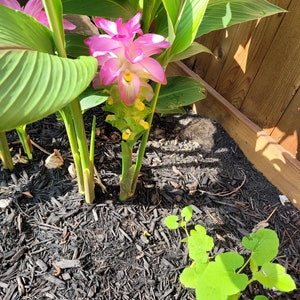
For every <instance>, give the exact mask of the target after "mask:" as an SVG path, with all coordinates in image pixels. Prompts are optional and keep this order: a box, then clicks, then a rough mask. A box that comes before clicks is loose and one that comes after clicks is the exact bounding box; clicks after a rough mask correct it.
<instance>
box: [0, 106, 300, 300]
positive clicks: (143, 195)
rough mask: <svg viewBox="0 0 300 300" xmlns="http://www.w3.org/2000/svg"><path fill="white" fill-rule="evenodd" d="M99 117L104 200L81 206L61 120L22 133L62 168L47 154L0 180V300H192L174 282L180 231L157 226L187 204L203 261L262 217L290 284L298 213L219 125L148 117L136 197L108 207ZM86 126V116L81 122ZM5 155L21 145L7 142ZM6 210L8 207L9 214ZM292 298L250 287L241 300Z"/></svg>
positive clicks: (112, 170) (298, 242)
mask: <svg viewBox="0 0 300 300" xmlns="http://www.w3.org/2000/svg"><path fill="white" fill-rule="evenodd" d="M92 113H95V114H97V119H98V121H97V122H98V123H97V127H98V131H97V132H98V135H97V139H96V150H95V164H96V168H97V170H98V172H99V175H100V176H101V179H102V182H103V184H104V185H105V186H106V187H107V193H105V194H103V193H102V192H101V189H100V187H97V189H96V201H95V203H94V204H93V205H87V204H86V203H85V202H84V199H83V197H82V196H81V195H79V194H78V193H77V187H76V182H75V180H74V179H72V177H71V176H70V174H69V173H68V169H67V168H68V166H69V164H70V160H68V158H70V151H69V148H68V141H67V138H66V135H65V131H64V126H63V124H61V123H59V122H57V121H56V119H55V117H54V116H50V117H48V118H46V119H44V120H42V121H40V122H38V123H34V124H32V125H30V126H28V132H29V134H30V136H31V139H32V140H33V141H34V142H35V143H37V144H38V145H39V146H41V147H43V148H44V149H45V150H47V151H48V152H50V153H52V152H53V150H54V149H59V150H60V151H61V153H62V155H63V157H64V158H65V164H64V166H63V167H62V168H59V169H47V168H45V166H44V162H45V159H46V158H47V154H45V153H43V152H42V151H40V150H39V149H35V152H34V158H33V160H32V161H31V162H30V163H28V164H24V163H17V164H16V166H15V170H14V172H13V173H10V172H7V171H5V170H3V168H2V169H1V172H0V203H2V206H3V207H2V208H0V240H1V243H0V299H3V300H10V299H125V300H126V299H153V300H154V299H159V300H161V299H195V296H194V292H193V290H190V289H186V288H184V287H183V286H182V285H181V284H180V282H179V275H180V273H181V271H182V270H183V268H184V267H185V266H187V265H188V264H189V259H188V256H187V251H186V247H185V245H183V244H181V243H180V240H181V239H182V238H183V237H184V232H183V231H181V230H176V231H169V230H168V229H166V227H165V226H164V225H163V219H164V218H165V217H166V216H167V215H169V214H171V213H172V214H174V213H179V212H180V210H181V209H182V208H183V207H184V206H186V205H192V206H193V209H194V217H193V219H192V220H193V222H192V224H197V223H198V224H202V225H204V226H205V227H206V229H207V231H208V233H209V234H210V235H211V236H213V238H214V241H215V247H214V249H213V251H212V254H217V253H220V252H223V251H240V250H242V247H241V238H242V237H243V236H244V235H248V234H249V233H251V231H252V230H253V228H255V227H256V226H257V225H258V224H259V223H260V222H262V221H266V220H267V221H268V223H269V228H271V229H274V230H275V231H276V232H277V234H278V236H279V239H280V252H279V255H278V257H277V258H276V260H275V261H276V262H278V263H280V264H282V265H284V266H285V267H286V268H287V270H288V273H289V274H291V276H292V277H293V278H294V279H295V281H296V284H297V286H298V287H299V286H300V280H299V278H300V276H299V275H300V251H299V249H300V230H299V228H300V212H299V211H298V210H297V209H296V208H295V207H293V206H292V205H291V204H290V203H285V204H282V203H281V202H280V200H279V195H280V192H279V191H278V190H277V189H276V188H275V187H274V186H273V185H271V184H270V183H269V182H268V181H267V180H266V179H265V177H264V176H263V175H262V174H261V173H259V172H258V171H257V170H256V169H255V168H254V167H253V166H252V165H251V164H250V163H249V162H248V160H247V159H246V158H245V156H244V155H243V153H242V152H241V150H240V149H239V147H238V145H236V143H235V142H234V141H233V140H232V139H231V138H230V137H229V136H228V135H227V134H226V132H224V130H223V129H222V128H221V126H220V125H218V124H216V123H214V122H212V121H211V120H209V119H205V118H202V117H199V116H196V115H193V114H192V113H191V112H189V113H188V114H186V115H183V116H177V115H175V116H165V117H158V116H157V117H156V118H155V121H154V124H153V129H152V134H151V138H150V141H149V144H148V148H147V153H146V157H145V161H144V166H143V168H142V172H141V176H140V182H139V185H138V188H137V193H136V196H135V197H134V198H132V199H130V200H129V201H127V202H125V203H121V202H120V201H119V200H118V180H119V176H120V169H121V159H120V158H121V157H120V144H119V142H120V134H119V133H118V132H117V131H115V130H114V129H113V128H111V127H110V126H108V125H107V124H105V122H104V116H103V113H102V112H101V110H100V109H96V110H93V112H92ZM85 119H86V123H87V124H90V123H91V118H90V115H86V116H85ZM8 138H9V141H10V145H11V147H12V152H13V153H14V154H18V153H19V149H20V144H19V143H18V139H17V136H16V134H15V133H14V132H11V133H10V134H9V135H8ZM4 203H8V204H7V206H6V205H4ZM257 294H263V295H266V296H268V297H269V298H270V299H300V289H299V288H298V289H297V290H296V291H294V292H291V293H288V294H281V293H279V292H276V291H270V290H264V289H263V288H262V287H260V286H259V285H257V284H255V283H253V284H251V286H250V287H249V288H247V290H246V291H245V292H244V293H243V295H242V297H241V299H253V298H254V296H255V295H257Z"/></svg>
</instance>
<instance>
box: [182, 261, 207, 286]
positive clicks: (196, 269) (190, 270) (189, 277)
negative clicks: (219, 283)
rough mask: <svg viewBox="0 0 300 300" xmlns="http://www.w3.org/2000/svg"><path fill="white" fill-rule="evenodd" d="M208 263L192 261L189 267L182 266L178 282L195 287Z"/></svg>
mask: <svg viewBox="0 0 300 300" xmlns="http://www.w3.org/2000/svg"><path fill="white" fill-rule="evenodd" d="M207 266H208V263H203V264H199V263H193V264H192V265H191V266H190V267H187V268H184V270H183V271H182V273H181V274H180V282H181V283H182V284H183V285H184V286H185V287H186V288H192V289H195V288H197V286H198V285H199V282H201V280H202V276H203V273H204V271H205V269H206V268H207Z"/></svg>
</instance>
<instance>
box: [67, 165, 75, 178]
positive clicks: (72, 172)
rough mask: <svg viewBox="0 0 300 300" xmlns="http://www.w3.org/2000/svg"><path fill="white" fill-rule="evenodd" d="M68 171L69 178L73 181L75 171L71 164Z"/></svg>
mask: <svg viewBox="0 0 300 300" xmlns="http://www.w3.org/2000/svg"><path fill="white" fill-rule="evenodd" d="M68 171H69V174H70V175H71V177H72V178H73V179H74V178H76V169H75V166H74V164H73V163H71V164H70V165H69V167H68Z"/></svg>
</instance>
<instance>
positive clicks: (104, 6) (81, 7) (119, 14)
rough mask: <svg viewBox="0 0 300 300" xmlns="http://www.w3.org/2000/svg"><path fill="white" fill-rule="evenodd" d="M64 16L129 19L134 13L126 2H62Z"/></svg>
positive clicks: (132, 8) (81, 0)
mask: <svg viewBox="0 0 300 300" xmlns="http://www.w3.org/2000/svg"><path fill="white" fill-rule="evenodd" d="M62 4H63V10H64V13H65V14H79V15H87V16H99V17H105V18H123V19H130V18H132V17H133V16H134V14H135V13H136V11H135V9H134V7H133V6H132V5H131V3H130V1H128V0H86V1H83V0H62Z"/></svg>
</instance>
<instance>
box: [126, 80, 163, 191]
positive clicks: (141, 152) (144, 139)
mask: <svg viewBox="0 0 300 300" xmlns="http://www.w3.org/2000/svg"><path fill="white" fill-rule="evenodd" d="M160 87H161V84H160V83H157V84H156V86H155V91H154V97H153V99H152V101H151V114H150V115H149V116H148V118H147V122H148V123H149V125H150V126H149V129H148V130H146V132H145V133H144V134H143V137H142V141H141V144H140V147H139V151H138V155H137V160H136V164H135V169H134V174H133V180H132V185H131V193H132V194H134V193H135V189H136V185H137V181H138V177H139V173H140V170H141V167H142V164H143V159H144V155H145V151H146V147H147V142H148V139H149V135H150V130H151V124H152V121H153V117H154V113H155V108H156V104H157V100H158V96H159V91H160Z"/></svg>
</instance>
